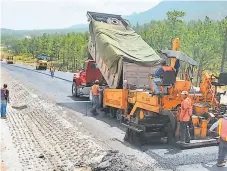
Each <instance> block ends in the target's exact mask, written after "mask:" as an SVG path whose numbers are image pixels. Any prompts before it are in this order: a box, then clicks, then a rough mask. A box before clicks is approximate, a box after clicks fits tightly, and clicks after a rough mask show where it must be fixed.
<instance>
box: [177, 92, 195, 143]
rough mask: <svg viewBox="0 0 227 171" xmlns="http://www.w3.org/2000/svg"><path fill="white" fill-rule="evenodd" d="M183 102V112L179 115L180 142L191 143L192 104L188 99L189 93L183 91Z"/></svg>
mask: <svg viewBox="0 0 227 171" xmlns="http://www.w3.org/2000/svg"><path fill="white" fill-rule="evenodd" d="M181 94H182V95H183V101H182V103H181V111H180V115H179V122H180V141H181V143H183V142H185V143H190V133H189V121H190V119H191V116H192V102H191V99H190V98H189V97H188V92H187V91H182V93H181Z"/></svg>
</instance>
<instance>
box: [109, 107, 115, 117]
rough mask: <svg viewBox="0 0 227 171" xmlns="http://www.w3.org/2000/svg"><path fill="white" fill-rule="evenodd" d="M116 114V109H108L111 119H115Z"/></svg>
mask: <svg viewBox="0 0 227 171" xmlns="http://www.w3.org/2000/svg"><path fill="white" fill-rule="evenodd" d="M116 112H117V109H116V108H114V107H110V113H109V115H110V117H111V118H116Z"/></svg>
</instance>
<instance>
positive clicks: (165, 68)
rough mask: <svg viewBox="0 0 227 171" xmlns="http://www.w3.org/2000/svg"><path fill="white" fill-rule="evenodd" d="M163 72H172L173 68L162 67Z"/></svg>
mask: <svg viewBox="0 0 227 171" xmlns="http://www.w3.org/2000/svg"><path fill="white" fill-rule="evenodd" d="M162 69H163V71H164V72H165V71H173V68H172V67H171V66H162Z"/></svg>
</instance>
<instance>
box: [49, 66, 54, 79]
mask: <svg viewBox="0 0 227 171" xmlns="http://www.w3.org/2000/svg"><path fill="white" fill-rule="evenodd" d="M50 74H51V77H52V78H53V77H54V65H53V64H51V66H50Z"/></svg>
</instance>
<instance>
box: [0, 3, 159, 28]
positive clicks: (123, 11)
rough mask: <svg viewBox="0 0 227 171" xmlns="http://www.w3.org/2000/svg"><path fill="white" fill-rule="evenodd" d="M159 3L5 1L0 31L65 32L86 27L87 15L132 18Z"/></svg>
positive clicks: (2, 4)
mask: <svg viewBox="0 0 227 171" xmlns="http://www.w3.org/2000/svg"><path fill="white" fill-rule="evenodd" d="M159 2H160V0H152V1H151V0H102V1H101V0H83V1H80V0H66V1H60V0H57V1H54V0H49V1H45V0H39V1H36V0H30V1H21V0H3V1H1V8H2V9H1V28H6V29H13V30H40V29H42V30H44V29H64V28H69V27H71V26H73V25H77V24H86V23H87V17H86V12H87V11H95V12H104V13H114V14H120V15H131V14H133V13H138V12H143V11H146V10H148V9H150V8H152V7H154V6H155V5H157V4H158V3H159Z"/></svg>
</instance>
